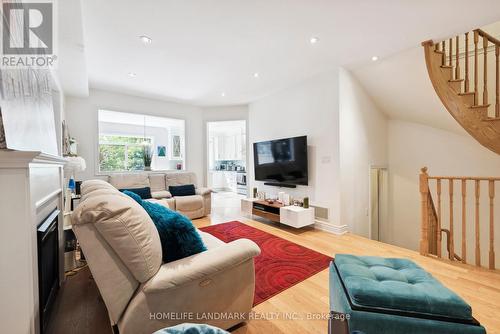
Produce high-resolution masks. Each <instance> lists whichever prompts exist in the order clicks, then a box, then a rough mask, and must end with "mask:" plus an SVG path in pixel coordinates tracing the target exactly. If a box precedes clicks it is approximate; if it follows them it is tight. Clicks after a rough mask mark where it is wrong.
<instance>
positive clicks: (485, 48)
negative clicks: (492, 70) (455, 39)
mask: <svg viewBox="0 0 500 334" xmlns="http://www.w3.org/2000/svg"><path fill="white" fill-rule="evenodd" d="M483 54H484V74H483V86H484V87H483V105H487V104H488V38H487V37H486V36H483Z"/></svg>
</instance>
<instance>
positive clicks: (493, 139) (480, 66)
mask: <svg viewBox="0 0 500 334" xmlns="http://www.w3.org/2000/svg"><path fill="white" fill-rule="evenodd" d="M470 35H472V39H470V38H469V37H470ZM422 45H423V47H424V50H425V61H426V64H427V71H428V73H429V77H430V79H431V81H432V85H433V86H434V89H435V90H436V93H437V95H438V96H439V98H440V99H441V101H442V102H443V104H444V106H445V107H446V109H447V110H448V111H449V113H450V114H451V115H452V116H453V117H454V118H455V120H456V121H457V122H458V123H459V124H460V125H461V126H462V127H463V128H464V129H465V130H466V131H467V132H468V133H469V134H470V135H471V136H472V137H474V138H475V139H476V140H477V141H478V142H479V143H481V144H482V145H483V146H485V147H487V148H488V149H490V150H492V151H493V152H495V153H497V154H500V65H499V57H500V41H499V40H498V39H496V38H495V37H493V36H491V35H489V34H488V33H486V32H484V31H483V30H481V29H476V30H474V31H473V32H471V33H469V32H467V33H465V34H464V35H463V36H456V37H454V38H450V39H448V40H444V41H441V42H434V41H432V40H429V41H426V42H423V43H422ZM489 55H490V56H491V57H494V58H488V56H489ZM492 61H493V62H494V64H493V71H492V70H491V66H492ZM489 68H490V69H489ZM492 72H495V74H494V77H495V82H489V81H488V76H491V74H492ZM490 90H493V91H494V92H493V94H491V95H490V94H489V91H490Z"/></svg>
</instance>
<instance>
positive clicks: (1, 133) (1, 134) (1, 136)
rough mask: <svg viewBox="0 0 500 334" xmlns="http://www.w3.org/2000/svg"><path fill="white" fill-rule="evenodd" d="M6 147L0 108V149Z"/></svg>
mask: <svg viewBox="0 0 500 334" xmlns="http://www.w3.org/2000/svg"><path fill="white" fill-rule="evenodd" d="M2 148H7V142H6V141H5V130H4V129H3V120H2V110H1V109H0V149H2Z"/></svg>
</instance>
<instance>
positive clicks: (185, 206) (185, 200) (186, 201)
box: [175, 195, 203, 211]
mask: <svg viewBox="0 0 500 334" xmlns="http://www.w3.org/2000/svg"><path fill="white" fill-rule="evenodd" d="M175 208H176V209H177V210H179V211H195V210H199V209H202V208H203V197H202V196H200V195H192V196H180V197H176V198H175Z"/></svg>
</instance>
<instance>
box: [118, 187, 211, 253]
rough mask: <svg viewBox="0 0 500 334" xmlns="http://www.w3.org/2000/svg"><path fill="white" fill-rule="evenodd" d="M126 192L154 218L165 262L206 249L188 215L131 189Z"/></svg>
mask: <svg viewBox="0 0 500 334" xmlns="http://www.w3.org/2000/svg"><path fill="white" fill-rule="evenodd" d="M124 193H125V194H126V195H128V196H130V197H132V198H133V199H134V200H135V201H136V202H137V203H139V204H140V205H141V206H142V207H143V208H144V210H146V212H147V213H148V215H149V216H150V217H151V219H152V220H153V223H154V224H155V226H156V229H157V230H158V234H159V235H160V241H161V250H162V254H163V255H162V258H163V262H172V261H175V260H179V259H182V258H185V257H188V256H191V255H194V254H198V253H200V252H203V251H206V250H207V247H206V246H205V244H204V243H203V240H202V239H201V237H200V235H199V234H198V231H197V230H196V228H195V227H194V225H193V223H192V222H191V221H190V220H189V218H188V217H186V216H184V215H181V214H180V213H178V212H175V211H172V210H170V209H169V208H167V207H165V206H163V205H161V204H158V203H152V202H149V201H143V200H142V199H141V198H140V196H138V195H137V194H136V193H133V192H131V191H128V190H126V191H124Z"/></svg>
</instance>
